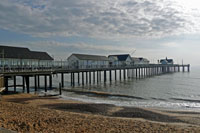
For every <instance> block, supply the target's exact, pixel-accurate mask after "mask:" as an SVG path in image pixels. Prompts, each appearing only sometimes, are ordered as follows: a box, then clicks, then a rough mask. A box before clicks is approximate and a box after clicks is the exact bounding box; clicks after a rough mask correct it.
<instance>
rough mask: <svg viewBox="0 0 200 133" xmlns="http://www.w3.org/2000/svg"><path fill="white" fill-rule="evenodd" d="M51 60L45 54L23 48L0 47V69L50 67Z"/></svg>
mask: <svg viewBox="0 0 200 133" xmlns="http://www.w3.org/2000/svg"><path fill="white" fill-rule="evenodd" d="M52 64H53V58H52V57H51V56H50V55H49V54H48V53H46V52H39V51H31V50H29V49H28V48H24V47H12V46H0V67H1V68H3V69H9V68H28V67H31V68H34V67H50V66H52Z"/></svg>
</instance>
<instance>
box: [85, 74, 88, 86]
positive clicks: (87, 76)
mask: <svg viewBox="0 0 200 133" xmlns="http://www.w3.org/2000/svg"><path fill="white" fill-rule="evenodd" d="M85 74H86V84H88V72H86V73H85Z"/></svg>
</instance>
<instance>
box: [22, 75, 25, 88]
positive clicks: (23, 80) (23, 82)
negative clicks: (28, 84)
mask: <svg viewBox="0 0 200 133" xmlns="http://www.w3.org/2000/svg"><path fill="white" fill-rule="evenodd" d="M22 89H23V92H25V77H24V76H22Z"/></svg>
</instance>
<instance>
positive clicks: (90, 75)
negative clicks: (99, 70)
mask: <svg viewBox="0 0 200 133" xmlns="http://www.w3.org/2000/svg"><path fill="white" fill-rule="evenodd" d="M89 84H91V72H89Z"/></svg>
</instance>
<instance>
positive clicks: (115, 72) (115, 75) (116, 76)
mask: <svg viewBox="0 0 200 133" xmlns="http://www.w3.org/2000/svg"><path fill="white" fill-rule="evenodd" d="M116 80H117V70H115V81H116Z"/></svg>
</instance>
